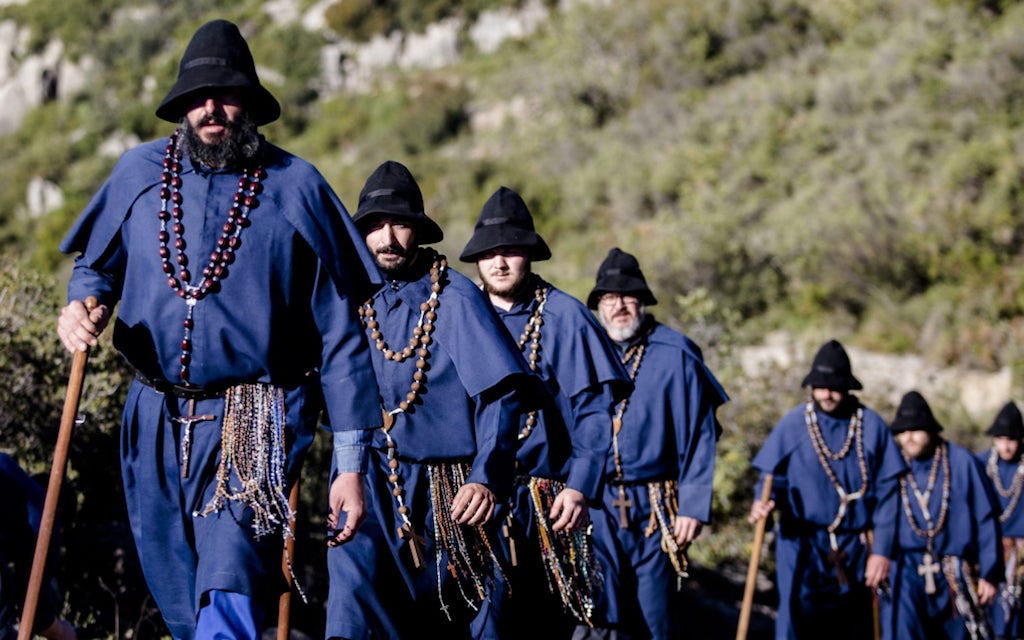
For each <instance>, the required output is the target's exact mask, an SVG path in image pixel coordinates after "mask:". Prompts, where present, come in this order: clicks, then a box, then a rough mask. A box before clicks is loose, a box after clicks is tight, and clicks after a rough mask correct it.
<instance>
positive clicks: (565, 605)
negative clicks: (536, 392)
mask: <svg viewBox="0 0 1024 640" xmlns="http://www.w3.org/2000/svg"><path fill="white" fill-rule="evenodd" d="M550 257H551V251H550V249H548V246H547V243H545V242H544V239H543V238H541V236H540V235H539V234H537V232H536V231H535V230H534V225H533V217H532V216H531V215H530V211H529V209H528V208H527V206H526V203H525V202H523V199H522V198H521V197H520V196H519V194H517V193H516V192H515V191H513V190H511V189H509V188H507V187H501V188H499V189H498V190H497V191H495V192H494V194H493V195H491V197H490V198H489V199H488V200H487V202H486V203H485V204H484V206H483V209H482V210H481V211H480V216H479V219H478V220H477V223H476V227H475V229H474V232H473V237H472V238H470V240H469V242H468V243H467V244H466V247H465V248H464V249H463V250H462V255H461V256H459V259H460V260H462V261H463V262H475V263H476V266H477V272H478V274H479V276H480V281H481V282H482V284H483V290H484V291H485V292H486V293H487V295H488V297H489V298H490V301H491V304H492V305H494V308H495V310H496V311H497V312H498V315H499V316H500V317H501V319H502V321H503V322H504V324H505V327H506V328H507V329H508V331H509V333H510V335H512V336H513V338H518V346H519V349H520V350H521V351H522V353H523V357H524V358H525V359H526V360H527V362H528V363H529V366H530V369H531V370H533V371H534V372H536V373H537V374H538V375H539V376H540V377H541V379H542V380H543V381H544V385H545V386H546V387H547V389H548V391H549V392H550V393H551V397H552V398H553V399H554V403H553V404H551V405H549V406H547V407H545V408H544V409H542V410H540V411H536V412H533V413H531V414H530V415H528V416H526V417H525V419H524V421H523V423H522V424H521V425H520V428H519V452H518V453H517V455H516V463H517V464H516V491H515V495H514V496H513V499H512V503H511V509H510V512H509V514H508V518H507V519H506V522H505V527H504V529H503V533H504V535H503V537H502V540H503V542H504V544H505V549H506V552H507V553H508V554H509V556H510V558H511V561H512V564H513V567H512V570H511V575H510V581H509V582H510V584H511V585H512V593H511V594H510V595H511V597H507V598H506V599H505V600H504V601H503V602H502V603H501V604H500V605H498V606H497V607H496V610H497V612H498V613H497V621H498V624H499V625H500V627H501V629H502V632H503V637H508V638H524V637H527V636H528V635H529V634H530V633H531V632H535V631H536V628H537V627H536V622H537V620H538V619H542V620H545V633H546V634H548V637H552V638H569V637H570V636H571V635H572V630H573V628H574V627H575V626H576V624H578V623H586V624H589V623H590V622H591V620H590V615H591V613H592V610H593V605H594V596H595V594H596V592H597V591H598V590H599V589H600V573H599V572H600V569H599V567H598V566H597V560H596V557H595V556H594V554H593V551H592V542H591V537H590V535H589V534H588V533H587V526H588V524H589V522H590V516H589V505H588V503H596V501H597V500H598V498H599V490H600V484H601V469H602V468H603V467H604V461H605V459H606V457H607V455H608V449H609V447H610V445H611V435H612V430H611V408H612V405H613V404H614V403H616V402H619V401H621V400H622V399H623V398H625V397H626V396H627V395H628V394H629V391H630V390H631V389H632V384H631V383H630V381H629V376H628V374H627V373H626V371H625V369H624V368H623V367H622V364H621V363H620V362H619V359H618V357H617V355H616V354H615V351H614V348H613V347H612V345H611V343H610V341H609V340H608V337H607V336H606V335H605V333H604V331H603V330H602V329H601V326H600V325H599V324H598V322H597V320H596V319H595V318H594V315H593V314H592V313H590V312H589V311H588V310H587V308H586V306H584V305H583V303H581V302H580V301H579V300H576V299H575V298H573V297H571V296H569V295H567V294H565V293H563V292H562V291H560V290H559V289H557V288H555V287H553V286H552V285H551V284H549V283H548V282H545V281H544V279H543V278H541V277H540V276H539V275H537V274H536V273H534V272H533V271H532V264H533V262H535V261H540V260H547V259H549V258H550ZM507 595H509V594H506V596H507Z"/></svg>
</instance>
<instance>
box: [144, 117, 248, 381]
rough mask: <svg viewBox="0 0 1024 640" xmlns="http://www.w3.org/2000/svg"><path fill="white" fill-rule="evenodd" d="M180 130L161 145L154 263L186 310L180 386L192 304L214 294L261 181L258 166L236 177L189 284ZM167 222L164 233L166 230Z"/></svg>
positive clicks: (185, 373) (188, 356)
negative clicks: (217, 230) (212, 242)
mask: <svg viewBox="0 0 1024 640" xmlns="http://www.w3.org/2000/svg"><path fill="white" fill-rule="evenodd" d="M180 137H181V131H180V130H176V131H175V132H174V133H173V134H171V138H170V140H169V141H168V142H167V149H166V150H165V151H164V170H163V173H162V174H161V176H160V183H161V187H160V201H161V205H160V211H159V213H158V214H157V215H158V216H159V218H160V232H159V234H158V237H159V241H160V261H161V265H162V266H161V268H162V269H163V272H164V273H165V274H167V285H168V286H169V287H170V288H171V289H172V290H174V291H176V292H177V293H178V296H179V297H180V298H181V299H183V300H184V301H185V304H186V305H187V308H188V311H187V314H186V316H185V321H184V322H183V323H182V324H183V326H184V329H185V335H184V337H183V338H182V339H181V356H180V358H179V360H180V362H181V369H180V370H179V372H178V377H179V378H180V379H181V381H182V382H183V383H185V384H186V385H187V384H189V377H190V376H189V365H190V364H191V362H192V330H193V328H194V326H195V325H194V321H193V318H192V315H193V310H194V309H195V306H196V305H197V304H199V301H200V300H202V299H203V298H205V297H206V296H207V295H213V294H215V293H217V292H218V291H220V283H221V281H222V280H224V279H225V278H227V277H228V265H230V264H231V263H232V262H234V260H235V252H236V251H238V249H239V247H241V245H242V240H241V234H242V230H243V229H245V228H246V227H248V226H249V225H250V221H249V212H250V211H252V210H253V209H255V208H256V207H258V206H259V200H257V198H256V196H257V195H259V194H260V193H262V192H263V184H262V182H263V180H265V179H266V177H267V173H266V171H264V170H263V168H262V167H260V166H257V167H256V168H254V169H252V168H250V167H245V168H244V169H243V172H242V177H241V178H239V179H238V190H237V191H236V192H235V197H234V202H233V204H232V205H231V208H230V209H228V216H227V221H226V222H225V223H224V225H223V227H222V229H221V235H220V238H219V239H218V240H217V247H216V249H215V250H214V251H213V252H212V253H211V254H210V259H209V262H208V263H207V265H206V267H204V268H203V271H202V278H201V279H200V281H199V284H190V281H191V280H192V273H191V271H189V259H188V257H187V256H186V255H185V248H186V246H185V225H184V223H183V222H182V219H183V212H182V208H181V204H182V196H181V185H182V181H181V171H182V166H181V147H180V144H179V139H180ZM168 224H170V231H168V229H167V227H168ZM172 232H173V234H174V248H175V251H176V255H175V258H174V263H176V264H177V266H175V264H174V263H172V260H171V249H170V247H169V246H168V243H169V242H170V241H171V233H172Z"/></svg>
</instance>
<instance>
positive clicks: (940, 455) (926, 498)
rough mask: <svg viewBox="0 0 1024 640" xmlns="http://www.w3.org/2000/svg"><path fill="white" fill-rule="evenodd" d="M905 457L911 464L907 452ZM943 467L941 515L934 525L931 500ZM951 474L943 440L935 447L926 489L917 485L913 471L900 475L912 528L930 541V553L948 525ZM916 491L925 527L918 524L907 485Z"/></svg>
mask: <svg viewBox="0 0 1024 640" xmlns="http://www.w3.org/2000/svg"><path fill="white" fill-rule="evenodd" d="M903 459H904V460H906V461H907V464H908V465H909V464H910V460H909V459H908V458H907V454H906V453H904V454H903ZM940 465H941V467H942V475H943V478H942V498H941V500H940V503H939V517H938V518H937V519H936V520H935V524H934V526H933V525H932V514H931V510H930V509H929V502H930V501H931V497H932V491H933V490H934V489H935V483H936V480H937V478H938V473H939V467H940ZM950 482H951V480H950V474H949V453H948V452H947V451H946V443H945V442H943V443H942V444H940V445H939V446H938V447H936V449H935V455H934V457H933V458H932V468H931V470H930V471H929V473H928V485H927V486H926V487H925V490H924V491H921V488H920V487H919V486H918V485H917V480H916V479H915V478H914V474H913V472H910V473H905V474H903V475H901V476H900V500H901V502H902V503H903V511H904V513H906V515H907V521H908V522H909V523H910V529H911V531H913V532H914V533H915V534H917V535H918V536H920V537H922V538H924V539H925V540H927V541H928V553H929V554H931V552H932V543H933V542H934V541H935V536H936V535H937V534H938V533H939V531H942V527H944V526H946V515H947V514H948V513H949V487H950ZM908 484H909V485H910V488H911V489H912V490H913V491H914V498H915V499H916V500H917V504H918V506H919V507H921V515H922V516H923V517H924V522H925V527H927V528H925V529H922V528H921V527H920V526H919V525H918V524H917V518H916V517H915V516H914V510H913V509H912V508H911V506H910V498H909V496H908V493H907V485H908Z"/></svg>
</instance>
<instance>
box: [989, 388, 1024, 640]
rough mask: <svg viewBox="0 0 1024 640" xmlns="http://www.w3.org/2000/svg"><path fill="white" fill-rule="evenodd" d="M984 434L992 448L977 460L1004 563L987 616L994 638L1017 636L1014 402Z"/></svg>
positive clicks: (1021, 526) (1020, 428)
mask: <svg viewBox="0 0 1024 640" xmlns="http://www.w3.org/2000/svg"><path fill="white" fill-rule="evenodd" d="M985 435H987V436H990V437H991V438H992V447H991V448H990V449H989V450H987V451H984V452H983V453H981V454H980V455H979V456H978V459H979V460H980V461H981V463H982V464H983V465H985V473H986V475H987V476H988V478H989V480H991V481H992V485H993V489H994V490H995V493H996V499H997V500H998V501H999V506H1000V514H999V524H1000V528H1001V529H1002V535H1003V539H1002V549H1003V562H1004V564H1005V566H1006V575H1005V578H1004V579H1003V580H1002V581H1001V583H1000V585H999V593H998V594H997V596H996V599H995V601H994V602H993V603H992V607H991V608H990V609H989V613H990V619H991V621H992V630H993V631H994V632H995V635H996V637H998V638H1021V637H1024V625H1022V624H1021V615H1020V614H1021V597H1022V594H1021V590H1022V587H1024V506H1022V505H1021V504H1020V500H1021V493H1022V488H1024V460H1022V458H1021V453H1022V450H1021V439H1022V438H1024V420H1022V418H1021V414H1020V409H1018V408H1017V405H1016V404H1015V403H1013V402H1007V403H1006V404H1005V405H1003V408H1002V409H1000V410H999V413H998V414H997V415H996V419H995V420H994V421H993V422H992V426H990V427H989V428H988V430H987V431H985Z"/></svg>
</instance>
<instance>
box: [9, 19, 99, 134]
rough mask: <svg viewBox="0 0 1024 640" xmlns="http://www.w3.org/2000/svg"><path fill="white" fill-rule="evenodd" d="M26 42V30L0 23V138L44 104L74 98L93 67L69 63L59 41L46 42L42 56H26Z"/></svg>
mask: <svg viewBox="0 0 1024 640" xmlns="http://www.w3.org/2000/svg"><path fill="white" fill-rule="evenodd" d="M27 39H28V32H27V30H25V29H22V28H19V27H18V25H17V24H15V23H14V22H12V21H10V20H5V21H3V22H0V104H3V105H4V108H3V109H2V110H0V135H4V134H8V133H11V132H12V131H15V130H17V128H18V127H19V126H21V121H22V120H23V119H24V117H25V114H27V113H28V112H29V111H30V110H31V109H34V108H35V107H38V106H39V105H41V104H43V103H44V102H48V101H50V100H59V99H65V98H67V97H70V96H73V95H75V93H77V92H78V91H80V90H81V89H82V88H83V87H84V86H85V84H86V82H87V81H88V74H89V71H90V70H91V69H92V68H93V67H94V63H93V61H92V60H91V59H88V58H84V59H83V60H81V61H79V62H78V63H75V62H72V61H70V60H68V59H67V58H66V57H65V56H64V44H63V43H62V42H61V41H60V40H53V41H51V42H49V43H48V44H47V45H46V48H45V49H44V50H43V51H42V52H41V53H37V54H31V55H25V53H24V52H25V42H26V41H27Z"/></svg>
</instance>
